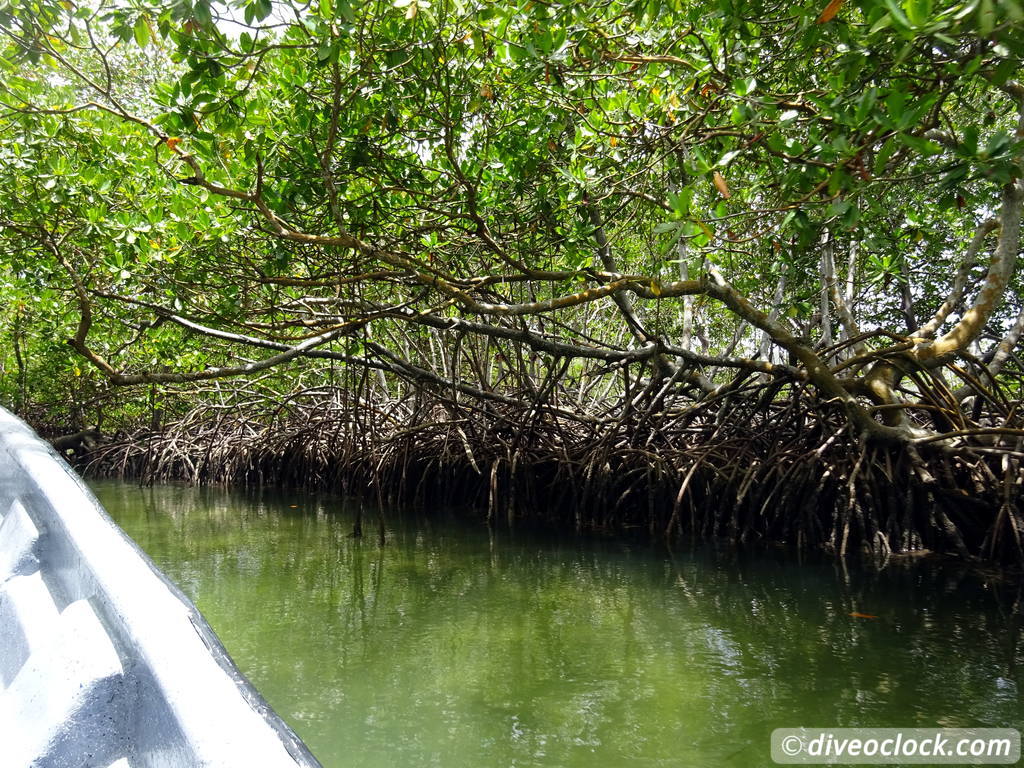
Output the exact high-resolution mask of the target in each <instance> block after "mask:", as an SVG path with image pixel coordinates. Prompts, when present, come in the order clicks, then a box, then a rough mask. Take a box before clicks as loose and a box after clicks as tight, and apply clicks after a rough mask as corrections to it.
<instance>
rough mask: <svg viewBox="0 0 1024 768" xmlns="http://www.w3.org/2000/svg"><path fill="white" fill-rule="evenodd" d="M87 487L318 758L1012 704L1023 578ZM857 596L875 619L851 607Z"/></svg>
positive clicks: (1000, 716)
mask: <svg viewBox="0 0 1024 768" xmlns="http://www.w3.org/2000/svg"><path fill="white" fill-rule="evenodd" d="M94 489H95V491H96V493H97V495H98V496H99V498H100V500H101V501H102V502H103V504H104V505H105V506H106V508H107V509H108V510H109V511H110V513H111V514H112V515H113V517H114V518H115V520H117V521H118V523H120V524H121V525H122V527H124V528H125V530H127V532H128V533H129V535H131V536H132V537H133V538H134V539H135V540H136V541H137V542H138V543H139V544H140V545H141V546H142V548H143V549H144V550H146V552H148V553H149V555H150V556H151V557H152V558H153V560H155V561H156V563H157V565H159V566H160V568H162V569H163V570H164V571H165V572H166V573H167V574H168V575H169V576H170V577H171V578H172V579H174V580H175V581H176V582H177V583H178V585H179V586H180V587H181V588H182V590H183V591H184V592H185V593H186V594H188V595H189V597H191V598H192V599H193V600H194V601H195V602H196V604H197V605H198V606H199V608H200V610H202V612H203V613H204V614H205V615H206V617H207V619H208V620H209V621H210V623H211V624H212V625H213V627H214V629H215V630H216V631H217V633H218V634H219V635H220V637H221V639H222V641H223V642H224V644H225V646H227V648H228V650H229V651H230V653H231V655H232V656H233V658H234V659H235V661H236V663H237V664H238V665H239V667H240V668H241V669H242V671H243V672H244V673H245V674H246V675H247V676H248V677H249V678H250V679H251V680H252V682H253V683H254V684H255V685H256V686H257V687H258V688H259V689H260V691H261V692H262V693H263V694H264V696H265V697H266V698H267V700H268V701H269V702H270V704H271V705H272V706H273V707H274V708H275V709H276V710H277V712H278V713H280V714H281V715H282V716H283V717H284V718H285V719H286V720H287V721H288V722H289V723H290V724H291V725H292V726H293V727H294V728H295V730H296V731H297V732H298V733H299V735H300V736H302V738H303V739H305V741H306V742H307V744H309V746H310V748H311V749H312V750H313V752H314V753H315V754H316V755H317V756H318V757H319V758H320V759H321V761H322V762H323V763H324V765H325V766H328V767H329V768H330V767H332V766H388V767H389V768H391V767H393V766H398V767H402V766H426V765H437V766H446V767H448V766H473V768H482V767H488V766H576V765H584V766H588V768H598V767H599V766H617V765H637V766H719V765H721V766H765V765H770V764H771V760H770V757H769V744H768V738H769V734H770V733H771V731H772V729H774V728H778V727H792V726H813V727H824V726H837V727H839V726H842V727H852V726H889V727H895V726H933V725H943V726H972V725H977V726H1002V727H1018V728H1019V727H1021V723H1022V721H1024V717H1022V715H1024V708H1022V701H1021V686H1022V684H1024V679H1022V673H1021V666H1020V664H1021V662H1022V661H1024V644H1022V642H1021V639H1020V634H1019V630H1018V628H1017V627H1018V622H1019V613H1018V609H1015V608H1014V604H1015V600H1016V599H1017V597H1018V595H1017V593H1016V592H1015V588H1010V587H1007V586H1006V585H1003V586H996V585H989V584H986V583H984V581H983V580H982V579H979V578H978V577H976V576H972V575H967V574H965V573H963V572H959V571H955V570H953V569H951V568H950V567H944V568H937V567H934V566H925V567H921V566H920V565H918V566H917V567H910V566H901V567H899V568H887V569H885V570H884V571H883V572H882V573H875V572H868V571H857V572H852V573H845V572H844V571H843V570H842V569H839V568H837V566H836V565H835V564H834V563H832V562H815V563H804V564H802V565H801V564H798V563H797V562H795V560H794V559H793V557H792V556H790V555H780V556H779V557H777V558H773V557H771V556H768V555H762V556H758V557H753V558H737V557H735V556H733V555H723V554H717V555H716V554H714V553H710V552H706V551H705V552H704V553H700V552H698V553H687V554H679V553H677V554H675V555H667V554H665V553H664V552H661V551H656V550H653V549H646V548H643V547H635V546H628V545H623V544H611V543H607V542H593V541H579V540H566V541H562V542H558V541H554V542H553V541H552V540H551V538H550V537H547V538H544V537H536V536H528V535H525V534H520V533H518V532H514V531H513V532H509V531H503V532H497V533H495V534H493V535H489V534H488V531H487V530H486V528H483V527H479V526H476V525H473V524H466V523H461V524H459V523H456V522H453V521H447V522H446V521H440V520H437V519H436V518H435V519H433V520H425V519H418V518H414V517H411V516H409V517H405V518H400V517H399V516H397V515H395V514H391V513H389V515H388V543H387V545H386V546H384V547H383V548H382V547H379V546H378V545H377V542H376V537H374V536H368V537H367V538H366V539H363V540H360V539H353V538H351V537H350V536H349V533H350V532H351V530H352V522H353V515H354V512H355V509H354V507H353V506H352V503H351V502H346V501H343V500H339V499H327V498H324V497H312V496H301V495H299V496H295V495H292V496H285V495H283V494H280V493H275V494H262V495H252V494H242V493H228V492H223V491H215V490H210V489H194V488H178V487H157V488H147V489H140V488H137V487H135V486H132V485H126V484H118V483H109V482H103V483H96V484H95V485H94ZM851 612H860V613H865V614H871V615H875V616H877V617H878V618H877V619H863V618H855V617H851V616H850V615H849V614H850V613H851Z"/></svg>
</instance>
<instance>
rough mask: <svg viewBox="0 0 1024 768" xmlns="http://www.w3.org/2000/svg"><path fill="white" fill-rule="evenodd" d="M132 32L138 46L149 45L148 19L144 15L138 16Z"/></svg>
mask: <svg viewBox="0 0 1024 768" xmlns="http://www.w3.org/2000/svg"><path fill="white" fill-rule="evenodd" d="M132 33H133V34H134V35H135V42H136V43H138V45H139V47H140V48H145V47H146V46H147V45H149V21H148V20H147V19H146V17H145V16H139V18H138V20H136V22H135V26H134V27H133V29H132Z"/></svg>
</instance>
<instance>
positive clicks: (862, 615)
mask: <svg viewBox="0 0 1024 768" xmlns="http://www.w3.org/2000/svg"><path fill="white" fill-rule="evenodd" d="M850 615H851V616H853V618H855V619H877V618H878V617H877V616H875V614H873V613H859V612H858V611H853V612H852V613H851V614H850Z"/></svg>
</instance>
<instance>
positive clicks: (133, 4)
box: [0, 0, 1024, 545]
mask: <svg viewBox="0 0 1024 768" xmlns="http://www.w3.org/2000/svg"><path fill="white" fill-rule="evenodd" d="M0 31H2V32H3V35H4V38H3V41H4V46H5V47H4V55H3V62H4V64H3V66H4V77H3V84H2V85H0V102H2V104H3V114H2V116H0V131H2V140H0V190H2V194H0V201H2V202H0V259H3V261H4V263H5V266H6V267H7V270H8V272H7V277H6V278H5V284H4V286H3V291H4V293H5V294H6V295H5V298H7V301H6V302H5V311H4V317H3V322H4V325H5V332H6V335H7V337H8V338H9V339H10V340H11V342H12V343H11V344H9V345H8V349H7V353H6V356H5V359H4V361H3V362H4V374H5V375H4V378H3V381H2V387H3V392H4V394H5V396H6V398H7V399H8V400H9V401H11V402H14V403H15V404H16V405H17V406H18V407H19V408H21V409H22V410H25V411H31V407H32V406H33V404H35V405H41V406H42V410H43V411H46V412H48V413H49V414H51V415H52V414H53V413H54V412H55V408H58V407H60V406H59V404H60V403H62V402H66V403H70V404H72V408H71V411H70V412H69V413H68V414H67V415H66V416H65V417H64V420H65V422H66V423H67V424H68V425H73V426H82V425H84V423H85V422H86V421H95V420H96V417H97V415H99V416H103V417H105V418H107V419H109V420H111V421H114V420H117V419H121V420H122V422H124V423H132V422H133V421H134V422H135V423H139V422H140V421H141V420H143V419H145V418H148V417H147V413H148V414H150V415H152V414H154V413H155V412H156V411H157V410H158V405H157V403H158V402H161V401H162V399H163V398H164V397H166V396H167V393H168V392H175V393H177V397H178V399H177V400H176V402H177V403H178V404H179V406H181V407H186V406H189V405H192V404H195V403H196V402H198V401H199V400H201V399H202V400H204V402H210V401H211V398H212V400H213V401H214V402H219V403H221V404H224V403H227V402H230V403H232V404H236V405H237V404H239V403H243V404H244V403H250V404H252V403H267V402H277V401H279V400H280V399H281V398H282V397H285V396H289V397H290V396H293V395H295V394H296V393H298V392H306V391H308V390H309V389H310V388H313V389H317V391H320V392H327V391H328V388H329V387H332V386H337V387H339V388H340V389H341V390H342V391H347V392H351V391H352V388H353V386H354V382H358V383H359V392H360V393H361V395H360V397H362V398H363V400H364V401H365V402H366V403H379V402H384V401H389V402H394V401H396V400H399V401H400V400H402V399H403V398H407V397H408V396H410V393H414V394H416V395H417V396H419V395H420V394H423V393H425V392H432V393H434V395H433V396H435V397H440V398H441V399H442V401H443V404H444V408H446V409H448V410H447V413H448V417H449V418H453V419H454V418H456V416H458V413H456V412H457V411H458V409H459V408H470V409H474V408H477V407H479V406H480V405H481V404H483V405H488V407H490V406H494V407H501V408H506V409H513V410H515V412H516V413H540V412H543V413H546V414H548V416H549V417H550V418H553V419H562V420H569V421H575V422H577V423H587V424H590V425H594V424H598V425H600V424H604V425H615V428H616V429H617V428H619V427H622V425H624V424H627V425H628V424H631V422H630V418H631V417H630V415H629V414H630V413H633V412H640V413H644V414H645V418H646V417H648V416H650V414H651V413H656V414H662V415H665V414H668V415H671V414H679V413H687V412H688V409H694V408H706V407H707V406H708V404H709V403H715V402H718V401H719V400H720V399H721V398H722V397H723V396H727V395H729V394H730V393H735V392H737V391H741V390H742V391H745V392H748V396H749V397H750V398H753V399H754V400H756V402H758V403H760V404H761V405H763V408H765V409H767V411H765V413H770V412H771V409H772V403H775V404H777V405H778V404H786V406H787V407H788V406H789V405H791V404H792V403H793V402H795V401H800V402H806V406H800V407H799V408H798V409H797V412H798V413H802V414H803V415H802V416H798V417H797V421H798V422H799V423H801V424H802V423H803V419H806V420H807V423H808V424H810V423H812V422H813V423H818V421H817V416H812V414H814V413H825V412H827V413H826V414H825V415H824V416H822V418H824V419H825V420H826V421H828V423H829V424H832V425H833V427H834V429H837V430H839V431H840V432H843V433H844V434H845V435H847V438H844V439H849V440H851V441H852V442H853V444H859V445H861V446H865V445H886V446H888V448H887V449H886V450H890V449H891V450H895V451H897V452H902V453H900V455H901V456H903V457H905V458H906V461H908V462H909V464H908V466H912V467H913V471H914V472H915V473H916V476H917V477H918V479H919V480H921V482H929V483H931V482H934V478H933V477H932V476H931V474H932V473H933V472H934V469H935V468H934V466H932V467H929V466H928V465H929V462H930V461H933V457H934V456H939V458H940V460H941V461H944V462H950V461H952V462H953V463H952V464H945V465H944V466H947V467H952V470H951V471H954V473H955V472H959V471H961V470H964V468H965V467H967V468H968V469H967V470H965V471H966V472H967V474H968V475H970V476H971V477H975V476H977V473H978V472H981V473H982V475H983V476H984V477H987V476H988V475H993V478H996V477H998V478H999V479H1000V481H1004V490H1005V493H1004V492H1003V491H1000V492H999V494H1000V498H1002V499H1004V506H1003V507H1002V508H1003V509H1010V508H1012V509H1013V511H1012V512H1009V513H1007V514H1010V515H1011V518H1009V519H1011V521H1012V523H1006V522H1002V523H997V524H996V525H997V527H998V526H1009V527H1008V528H1006V530H1007V531H1010V530H1012V531H1013V532H1014V533H1013V537H1014V540H1016V541H1018V542H1019V536H1017V534H1016V533H1015V532H1016V531H1017V530H1018V517H1017V516H1019V510H1017V509H1016V507H1015V506H1014V505H1009V506H1005V505H1008V504H1009V499H1010V495H1011V494H1015V493H1016V487H1017V486H1016V484H1014V482H1013V481H1011V479H1010V474H1007V473H1008V472H1009V470H1008V469H1007V468H1008V467H1009V465H1008V464H1007V465H1005V466H1003V467H1002V468H1001V467H1000V466H999V465H998V463H999V461H1001V460H1004V459H1005V460H1007V461H1008V460H1009V459H1010V458H1012V457H1016V456H1018V455H1019V453H1018V451H1019V448H1017V444H1018V442H1019V440H1020V438H1021V437H1022V436H1024V432H1021V431H1020V427H1021V424H1020V417H1019V415H1018V410H1019V409H1018V408H1017V407H1016V405H1015V403H1016V402H1017V401H1018V400H1019V398H1020V394H1021V393H1020V387H1021V379H1020V371H1021V366H1020V364H1019V360H1018V359H1017V357H1016V353H1015V349H1016V346H1017V342H1018V340H1019V337H1020V335H1021V332H1022V331H1024V308H1022V303H1021V301H1020V298H1019V296H1020V285H1021V278H1020V276H1019V274H1018V273H1017V270H1016V261H1017V257H1018V254H1019V251H1020V216H1021V207H1022V199H1024V185H1022V181H1021V177H1022V175H1024V173H1022V167H1024V165H1022V164H1024V86H1022V85H1021V84H1020V83H1019V82H1017V81H1016V80H1015V79H1014V78H1015V77H1016V76H1017V73H1018V72H1019V71H1020V69H1021V59H1022V56H1024V4H1022V3H1020V2H1017V0H1000V1H999V2H994V0H956V1H954V0H846V2H844V1H843V0H832V2H824V1H823V0H813V2H797V3H793V2H776V1H774V0H717V2H712V1H711V0H649V1H639V2H601V3H596V2H571V3H569V2H540V1H537V0H526V1H525V2H520V3H509V4H498V3H490V2H470V1H463V0H431V1H430V2H427V0H397V1H396V2H393V3H392V2H372V3H366V4H356V3H351V2H348V0H318V2H315V3H312V4H299V3H295V2H277V1H276V0H275V1H273V2H272V0H253V1H252V2H244V1H243V2H235V3H232V4H231V6H230V7H224V6H219V5H214V4H211V3H210V2H208V0H177V1H176V2H173V3H171V2H168V3H161V2H157V1H156V0H126V1H124V2H117V3H107V2H104V3H100V4H99V5H90V4H89V3H76V2H74V0H71V1H70V2H69V1H67V0H64V1H63V2H54V1H53V0H22V1H21V2H16V3H12V2H10V0H7V2H6V3H4V2H0ZM65 338H66V339H69V340H70V345H71V348H70V349H69V348H68V347H66V346H64V344H63V340H64V339H65ZM367 372H372V374H373V375H372V377H368V376H366V373H367ZM207 382H212V383H207ZM124 385H127V386H131V385H149V386H148V387H143V388H142V389H141V390H139V389H138V388H137V387H136V388H135V389H130V390H129V391H130V392H136V390H138V394H133V395H131V396H128V397H125V396H118V395H115V394H114V393H115V392H117V391H119V390H117V387H118V386H124ZM744 387H746V388H747V389H743V388H744ZM170 388H173V389H170ZM120 391H123V390H120ZM805 397H806V398H808V399H807V400H806V401H804V400H802V399H801V398H805ZM453 408H454V409H455V411H453V410H452V409H453ZM516 409H518V410H516ZM801 409H803V410H801ZM822 409H823V410H822ZM452 413H456V415H455V416H453V415H452ZM381 418H383V417H381ZM389 418H394V419H395V420H396V421H397V422H399V426H401V424H400V422H401V421H402V420H404V419H407V418H409V416H408V413H406V414H405V415H404V416H394V415H393V414H392V416H391V417H389ZM433 418H434V421H437V420H438V419H441V420H442V421H443V420H444V418H445V417H433ZM746 418H748V417H747V416H744V419H746ZM750 418H753V417H750ZM830 419H831V421H829V420H830ZM836 419H838V421H837V420H836ZM72 422H78V423H75V424H72ZM754 423H756V419H754ZM770 423H771V419H768V420H767V421H765V422H764V424H765V427H764V428H765V429H768V426H767V425H769V424H770ZM635 426H636V425H635V424H632V427H635ZM609 428H610V427H609ZM816 434H817V437H815V439H817V440H818V441H819V442H821V443H822V444H823V445H824V444H825V443H824V442H823V441H827V440H828V438H829V435H830V434H835V433H834V432H832V431H829V430H826V431H825V432H824V433H816ZM461 442H463V443H464V444H465V448H466V451H467V452H469V454H470V461H471V462H472V461H473V457H472V451H471V448H470V446H469V444H468V443H466V440H465V435H463V436H462V440H461ZM460 450H461V448H460ZM862 455H863V454H862ZM922 456H923V458H922ZM991 456H996V458H995V459H992V461H995V464H993V465H992V467H991V468H988V469H986V470H984V471H982V470H980V469H978V468H977V467H978V464H977V462H981V463H985V462H987V461H989V458H990V457H991ZM1000 457H1001V458H1000ZM1013 461H1016V459H1015V458H1014V459H1013ZM1014 466H1016V464H1014ZM986 467H988V464H986ZM474 468H475V464H474ZM858 469H859V462H858V464H857V466H855V467H854V468H853V477H854V478H855V477H856V475H857V472H858ZM985 472H987V473H988V475H985ZM963 482H966V481H957V483H959V484H961V485H962V484H963ZM972 482H973V481H972ZM984 482H988V480H985V481H984ZM850 483H851V488H852V485H853V479H851V480H850ZM957 483H954V485H956V484H957ZM996 483H997V481H996V479H992V484H993V485H994V484H996ZM680 494H682V491H680ZM936 525H938V526H939V527H940V528H941V527H943V526H944V525H945V524H944V523H943V522H942V521H940V522H939V523H937V524H936ZM947 528H948V527H947ZM989 544H990V545H992V542H991V541H989Z"/></svg>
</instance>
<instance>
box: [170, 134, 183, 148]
mask: <svg viewBox="0 0 1024 768" xmlns="http://www.w3.org/2000/svg"><path fill="white" fill-rule="evenodd" d="M179 144H181V139H179V138H178V137H177V136H171V137H170V138H169V139H167V148H168V149H174V148H175V147H176V146H178V145H179Z"/></svg>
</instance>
